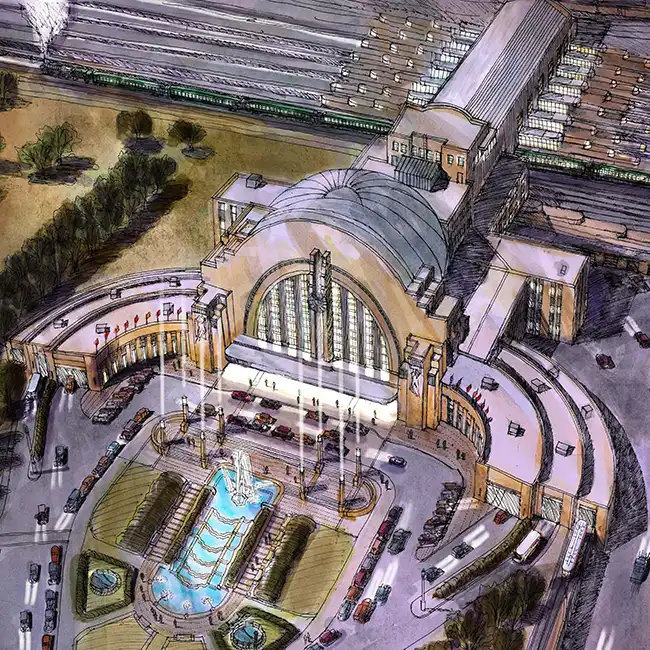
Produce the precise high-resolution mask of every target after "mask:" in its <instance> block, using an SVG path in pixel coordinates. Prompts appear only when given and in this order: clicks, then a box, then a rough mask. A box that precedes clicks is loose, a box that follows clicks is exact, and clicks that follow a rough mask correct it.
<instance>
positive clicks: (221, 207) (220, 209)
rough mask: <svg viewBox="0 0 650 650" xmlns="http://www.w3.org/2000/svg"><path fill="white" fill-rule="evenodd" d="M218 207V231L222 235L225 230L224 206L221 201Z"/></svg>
mask: <svg viewBox="0 0 650 650" xmlns="http://www.w3.org/2000/svg"><path fill="white" fill-rule="evenodd" d="M218 206H219V207H218V213H219V229H220V230H221V232H222V233H223V232H225V230H226V204H225V203H224V202H223V201H219V203H218Z"/></svg>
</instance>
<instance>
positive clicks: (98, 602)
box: [86, 557, 129, 612]
mask: <svg viewBox="0 0 650 650" xmlns="http://www.w3.org/2000/svg"><path fill="white" fill-rule="evenodd" d="M97 569H110V570H111V571H113V572H115V573H116V574H117V575H118V576H119V578H120V584H121V585H123V584H124V582H125V581H127V580H129V576H128V571H127V570H126V569H125V568H123V567H121V566H118V565H116V564H112V563H111V562H104V561H103V560H98V559H96V558H94V557H91V558H90V563H89V565H88V582H89V586H88V597H87V599H86V612H92V611H94V610H96V609H101V608H103V607H108V606H110V605H115V604H117V603H122V602H123V601H124V589H122V588H121V587H120V588H119V589H117V591H115V593H113V594H107V595H106V596H98V595H97V594H96V593H95V592H94V591H93V590H92V589H91V588H90V576H91V575H92V573H93V571H96V570H97Z"/></svg>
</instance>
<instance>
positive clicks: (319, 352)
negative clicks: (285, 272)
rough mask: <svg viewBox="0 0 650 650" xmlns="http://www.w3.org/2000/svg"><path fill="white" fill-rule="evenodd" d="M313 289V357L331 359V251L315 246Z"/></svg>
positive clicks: (312, 257)
mask: <svg viewBox="0 0 650 650" xmlns="http://www.w3.org/2000/svg"><path fill="white" fill-rule="evenodd" d="M310 260H311V273H312V291H311V295H310V296H309V310H310V320H311V331H312V342H311V343H312V344H311V354H312V358H314V359H318V360H323V361H331V360H332V358H333V349H334V316H333V313H332V265H331V257H330V253H329V251H327V252H325V253H321V252H320V251H319V250H318V249H317V248H315V249H314V250H313V251H312V252H311V255H310Z"/></svg>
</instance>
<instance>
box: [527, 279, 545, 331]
mask: <svg viewBox="0 0 650 650" xmlns="http://www.w3.org/2000/svg"><path fill="white" fill-rule="evenodd" d="M543 289H544V281H543V280H540V279H539V278H531V279H530V280H529V281H528V311H527V314H526V334H533V335H535V336H539V335H540V334H541V324H542V292H543Z"/></svg>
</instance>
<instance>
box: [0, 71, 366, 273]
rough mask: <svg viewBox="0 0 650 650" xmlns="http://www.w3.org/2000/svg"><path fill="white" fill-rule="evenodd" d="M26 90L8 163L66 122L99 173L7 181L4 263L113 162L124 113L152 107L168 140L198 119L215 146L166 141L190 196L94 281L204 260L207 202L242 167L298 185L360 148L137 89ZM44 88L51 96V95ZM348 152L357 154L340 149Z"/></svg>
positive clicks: (12, 124) (13, 116) (2, 128)
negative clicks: (209, 152) (184, 122)
mask: <svg viewBox="0 0 650 650" xmlns="http://www.w3.org/2000/svg"><path fill="white" fill-rule="evenodd" d="M21 88H22V89H23V94H24V96H25V98H26V99H27V100H28V101H29V102H30V103H29V104H28V105H26V106H24V107H22V108H17V109H13V110H11V111H7V112H4V113H0V133H1V134H2V135H3V136H4V137H5V139H6V141H7V147H6V149H5V150H4V152H2V154H0V160H1V159H5V160H12V161H15V160H16V152H15V147H20V146H22V145H23V144H24V143H25V142H26V141H28V140H34V138H35V134H36V132H37V131H38V130H39V129H40V128H41V127H42V126H43V125H45V124H51V125H55V124H60V123H62V122H63V121H66V120H67V121H69V122H71V123H72V124H73V125H74V126H75V127H76V128H77V130H78V131H79V135H80V137H81V139H82V141H81V143H80V144H79V145H78V146H77V147H76V148H75V152H76V153H77V154H78V155H80V156H89V157H92V158H95V159H96V164H97V167H98V169H97V170H93V171H90V172H84V173H83V174H82V176H81V177H80V179H79V180H78V181H77V182H76V183H75V184H74V185H66V186H62V185H30V184H29V183H28V181H27V178H26V176H24V177H22V178H21V177H12V176H4V177H0V186H1V187H4V190H5V191H6V196H5V198H4V199H3V200H0V260H4V258H5V256H6V255H9V254H11V253H12V252H15V251H16V250H18V249H19V248H20V247H21V245H22V243H23V241H24V240H25V239H26V238H28V237H30V236H31V235H33V234H34V233H35V232H36V231H37V230H38V228H39V227H40V226H41V225H42V224H43V223H44V222H46V221H47V220H48V219H50V218H51V217H52V213H53V212H54V210H55V209H56V208H57V207H58V206H59V205H60V204H61V202H62V201H63V200H64V199H66V198H73V197H74V196H76V195H78V194H80V193H84V192H85V191H86V190H87V189H88V188H89V186H90V185H91V184H92V180H93V178H95V177H96V176H97V175H98V174H100V173H103V172H105V171H106V169H107V168H108V167H109V166H111V165H112V164H114V163H115V161H116V160H117V157H118V155H119V152H120V150H121V148H122V143H121V142H120V141H119V140H118V139H117V136H116V132H115V117H116V115H117V113H118V111H119V110H123V109H133V108H135V107H142V108H145V109H146V110H148V112H149V113H150V114H151V116H152V117H153V118H154V135H156V136H157V137H160V138H163V137H165V135H166V133H167V127H168V125H169V124H170V122H171V121H173V120H175V119H177V118H179V117H182V118H183V119H188V120H195V121H198V122H200V123H201V124H202V125H203V126H204V128H205V129H206V130H207V132H208V135H207V137H206V138H205V140H204V141H203V142H202V143H201V144H202V146H208V147H211V148H212V149H213V150H214V151H215V155H214V156H213V157H211V158H209V159H207V160H204V161H200V160H188V159H187V158H185V157H184V156H183V155H182V154H181V153H180V147H170V146H165V148H164V149H163V153H166V154H168V155H170V156H172V157H174V158H175V159H176V161H177V162H178V175H179V177H180V178H183V179H186V180H187V181H189V184H190V189H189V193H188V194H187V196H186V197H185V198H183V199H181V200H179V201H178V202H177V203H175V204H174V206H173V208H172V210H171V211H170V212H169V213H168V214H166V215H164V216H163V217H161V219H160V220H159V221H158V222H157V223H156V225H155V226H154V227H153V228H151V229H150V230H149V231H148V232H146V233H145V234H144V235H143V236H142V237H141V238H140V239H139V240H138V241H137V242H136V243H135V244H133V245H132V246H131V247H130V248H129V249H127V250H125V251H123V252H122V253H121V255H120V256H119V257H118V258H117V259H115V260H113V261H112V262H110V263H108V264H107V265H106V266H105V267H103V268H101V269H100V270H99V271H98V272H97V274H96V275H95V276H94V277H93V278H91V279H90V280H89V281H88V282H89V283H95V282H97V281H99V280H101V279H107V278H112V277H116V276H119V275H122V274H125V273H132V272H135V271H140V270H146V269H153V268H165V267H173V266H183V267H186V266H193V265H194V266H195V265H198V263H199V262H200V261H201V259H202V258H203V257H204V256H205V255H206V254H207V253H209V252H210V250H211V249H212V246H213V233H212V222H211V219H210V216H209V214H208V201H209V199H210V197H211V196H212V195H213V194H214V193H215V192H216V191H217V190H218V189H219V187H220V186H221V185H222V184H223V183H224V182H225V181H226V180H227V179H228V178H229V177H230V176H231V175H232V174H233V173H234V172H254V173H260V174H264V175H267V176H269V177H273V178H278V179H284V180H286V181H290V182H293V181H297V180H299V179H301V178H303V177H304V176H307V175H309V174H312V173H315V172H317V171H320V170H323V169H327V168H331V167H343V166H347V165H349V164H350V163H351V162H352V160H353V155H352V154H353V153H354V152H356V151H358V150H359V148H360V147H359V146H358V145H357V146H355V147H352V146H351V147H350V148H348V147H347V145H346V144H345V142H344V141H343V140H339V141H338V142H336V143H335V142H334V141H333V140H332V139H331V138H328V140H327V141H326V143H324V141H325V139H324V138H323V137H322V136H321V137H320V138H313V137H311V136H309V135H307V134H298V133H296V132H291V131H288V130H284V129H282V130H280V129H278V128H277V127H267V126H266V125H265V124H264V123H263V122H261V121H260V120H256V119H253V118H247V117H243V116H237V115H230V114H223V113H217V112H214V111H209V110H206V109H201V108H197V107H190V106H184V105H168V106H165V105H159V104H158V105H152V106H146V105H143V101H145V100H144V98H143V99H140V98H139V96H138V95H135V94H128V93H126V94H123V95H121V96H120V95H112V94H106V95H104V96H99V95H98V96H97V97H89V96H86V95H83V94H81V93H76V92H69V91H63V90H62V89H56V88H53V87H52V86H51V85H48V84H44V83H43V82H41V81H40V80H38V79H34V78H31V77H30V78H29V79H27V80H24V81H22V82H21ZM64 93H65V94H64ZM44 94H47V95H48V97H49V98H47V99H46V98H43V97H42V95H44ZM91 102H95V104H97V105H92V104H91ZM316 145H318V146H316ZM326 146H330V147H332V148H334V149H336V150H332V149H331V148H325V147H326ZM343 149H345V150H349V151H350V153H349V154H348V153H342V152H341V151H342V150H343ZM25 197H29V200H25ZM181 242H182V244H181ZM0 264H1V262H0Z"/></svg>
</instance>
